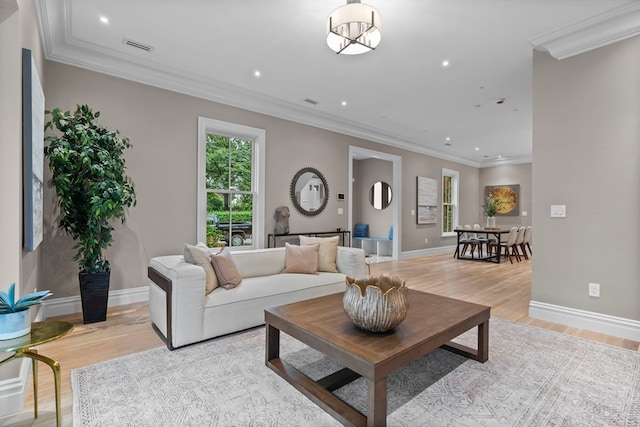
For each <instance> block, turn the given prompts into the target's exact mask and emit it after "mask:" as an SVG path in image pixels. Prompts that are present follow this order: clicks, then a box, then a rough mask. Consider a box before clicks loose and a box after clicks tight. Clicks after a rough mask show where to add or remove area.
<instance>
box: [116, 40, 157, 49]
mask: <svg viewBox="0 0 640 427" xmlns="http://www.w3.org/2000/svg"><path fill="white" fill-rule="evenodd" d="M122 44H126V45H127V46H131V47H135V48H136V49H140V50H144V51H145V52H153V47H152V46H149V45H147V44H144V43H140V42H134V41H133V40H129V39H127V38H125V39H122Z"/></svg>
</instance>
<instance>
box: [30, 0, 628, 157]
mask: <svg viewBox="0 0 640 427" xmlns="http://www.w3.org/2000/svg"><path fill="white" fill-rule="evenodd" d="M364 2H365V3H368V4H370V5H372V6H374V7H376V8H377V9H378V10H379V12H380V14H381V16H382V21H383V24H382V43H381V44H380V46H379V47H378V49H376V50H375V51H373V52H370V53H367V54H363V55H356V56H343V55H337V54H335V53H334V52H332V51H331V50H330V49H329V48H328V47H327V45H326V42H325V32H326V25H327V24H326V20H327V17H328V15H329V13H330V12H331V11H332V10H333V9H335V8H337V7H339V6H342V5H343V4H345V3H346V1H340V0H260V1H258V0H208V1H206V0H181V1H176V0H41V1H36V6H37V9H38V15H39V20H40V26H41V34H42V36H43V42H44V46H45V55H46V57H47V59H50V60H53V61H59V62H62V63H66V64H70V65H74V66H78V67H84V68H87V69H91V70H95V71H99V72H103V73H107V74H110V75H115V76H119V77H122V78H125V79H130V80H134V81H138V82H142V83H147V84H150V85H153V86H158V87H163V88H166V89H169V90H174V91H177V92H181V93H185V94H189V95H194V96H199V97H202V98H205V99H211V100H214V101H217V102H221V103H225V104H229V105H233V106H237V107H242V108H246V109H249V110H252V111H258V112H262V113H266V114H270V115H273V116H277V117H282V118H286V119H290V120H294V121H297V122H301V123H306V124H310V125H314V126H318V127H321V128H325V129H330V130H335V131H338V132H342V133H345V134H349V135H354V136H358V137H363V138H366V139H370V140H374V141H378V142H382V143H385V144H389V145H394V146H398V147H402V148H407V149H410V150H413V151H417V152H421V153H425V154H429V155H433V156H436V157H440V158H444V159H450V160H454V161H458V162H461V163H464V164H468V165H472V166H490V165H495V164H500V163H502V162H506V163H518V162H526V161H530V159H531V140H532V131H531V128H532V108H531V101H532V100H531V84H532V82H531V75H532V70H531V66H532V65H531V64H532V55H533V47H532V44H533V45H535V46H536V47H537V48H538V49H541V50H548V51H549V52H550V53H551V54H552V55H554V56H555V57H557V58H562V57H565V56H571V55H573V54H575V53H580V52H582V51H586V50H589V49H592V48H595V47H599V46H602V45H605V44H608V43H611V42H614V41H617V40H620V39H623V38H626V37H630V36H633V35H635V34H638V31H640V0H364ZM103 16H104V17H106V18H108V20H109V22H108V23H107V24H104V23H101V22H100V18H101V17H103ZM611 23H613V25H610V24H611ZM611 28H613V30H611ZM123 39H130V40H133V41H135V42H139V43H142V44H145V45H148V46H151V47H152V48H153V50H152V51H151V52H146V51H142V50H140V49H137V48H133V47H131V46H127V45H125V44H124V43H123ZM445 59H446V60H449V61H450V65H449V67H446V68H444V67H442V65H441V64H442V61H443V60H445ZM255 70H260V72H261V76H260V77H259V78H257V77H255V76H254V71H255ZM305 99H312V100H314V101H317V102H318V103H317V104H316V105H311V104H310V103H308V102H305ZM500 99H504V100H505V101H504V103H502V104H497V101H499V100H500ZM342 101H346V103H347V104H346V106H343V105H341V103H342ZM79 102H81V100H79ZM446 138H450V140H449V141H447V139H446ZM447 144H450V145H447ZM476 148H477V150H476ZM498 156H502V158H503V160H498Z"/></svg>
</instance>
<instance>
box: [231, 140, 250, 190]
mask: <svg viewBox="0 0 640 427" xmlns="http://www.w3.org/2000/svg"><path fill="white" fill-rule="evenodd" d="M230 143H231V145H230V147H229V148H230V151H231V177H230V178H231V179H230V183H231V189H232V190H234V191H251V165H252V163H253V159H252V155H253V143H252V142H251V141H247V140H244V139H238V138H231V140H230Z"/></svg>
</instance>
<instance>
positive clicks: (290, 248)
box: [282, 243, 320, 274]
mask: <svg viewBox="0 0 640 427" xmlns="http://www.w3.org/2000/svg"><path fill="white" fill-rule="evenodd" d="M285 248H286V256H285V262H284V264H285V266H284V270H282V272H283V273H302V274H316V273H317V272H318V249H319V248H320V245H319V244H318V243H315V244H313V245H307V246H297V245H291V244H289V243H285Z"/></svg>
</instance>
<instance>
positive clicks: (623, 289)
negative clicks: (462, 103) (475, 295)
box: [532, 37, 640, 320]
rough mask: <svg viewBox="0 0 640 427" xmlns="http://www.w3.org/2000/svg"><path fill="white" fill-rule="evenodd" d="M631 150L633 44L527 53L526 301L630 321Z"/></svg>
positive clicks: (634, 202)
mask: <svg viewBox="0 0 640 427" xmlns="http://www.w3.org/2000/svg"><path fill="white" fill-rule="evenodd" d="M639 142H640V37H634V38H631V39H629V40H626V41H623V42H618V43H615V44H613V45H610V46H607V47H603V48H599V49H596V50H593V51H591V52H587V53H584V54H581V55H577V56H574V57H571V58H568V59H564V60H562V61H557V60H555V59H553V58H552V57H550V56H549V55H548V54H546V53H540V52H534V57H533V165H534V167H533V202H534V203H533V214H534V215H533V218H534V222H533V225H534V229H535V232H534V236H535V248H534V251H535V254H534V260H535V261H534V263H533V275H532V282H533V283H532V300H533V301H538V302H543V303H548V304H555V305H559V306H566V307H572V308H576V309H581V310H586V311H592V312H597V313H603V314H608V315H612V316H619V317H623V318H627V319H634V320H640V285H639V284H640V263H639V262H638V255H639V254H640V221H639V220H638V212H639V211H640V190H639V188H638V186H639V184H640V143H639ZM554 204H564V205H566V209H567V216H566V218H550V215H549V209H550V205H554ZM589 282H595V283H600V284H601V286H602V287H601V296H600V298H594V297H589V296H588V294H587V289H588V283H589Z"/></svg>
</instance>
